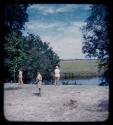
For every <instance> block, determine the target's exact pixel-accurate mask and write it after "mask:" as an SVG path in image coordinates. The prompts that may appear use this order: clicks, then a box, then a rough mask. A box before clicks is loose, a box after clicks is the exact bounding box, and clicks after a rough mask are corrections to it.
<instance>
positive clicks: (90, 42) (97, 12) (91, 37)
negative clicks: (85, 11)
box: [82, 5, 109, 79]
mask: <svg viewBox="0 0 113 125" xmlns="http://www.w3.org/2000/svg"><path fill="white" fill-rule="evenodd" d="M108 26H109V12H108V7H107V6H105V5H92V7H91V15H90V16H89V17H88V18H87V20H86V25H85V26H83V28H82V31H83V38H84V42H83V48H82V50H83V53H85V54H86V56H89V57H97V58H98V59H99V60H100V62H99V70H100V71H101V72H103V75H104V76H105V77H106V78H107V76H108V75H107V74H106V73H107V72H108V64H109V49H108V47H109V38H108V36H109V35H108ZM107 79H108V78H107Z"/></svg>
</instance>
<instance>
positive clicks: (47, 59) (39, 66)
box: [24, 34, 59, 79]
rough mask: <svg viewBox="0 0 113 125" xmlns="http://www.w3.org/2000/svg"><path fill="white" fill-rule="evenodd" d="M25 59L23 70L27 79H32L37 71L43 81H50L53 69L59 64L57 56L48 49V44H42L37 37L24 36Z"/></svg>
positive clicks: (31, 35)
mask: <svg viewBox="0 0 113 125" xmlns="http://www.w3.org/2000/svg"><path fill="white" fill-rule="evenodd" d="M26 40H27V41H26V42H27V43H28V46H27V50H26V53H27V58H26V65H25V67H24V69H25V70H26V71H27V77H28V79H34V78H35V77H36V73H37V71H39V72H41V74H42V75H43V78H44V79H51V77H52V74H53V70H54V67H55V66H56V65H57V64H58V63H59V57H58V55H57V54H56V53H55V52H54V51H53V50H52V48H51V47H49V43H47V42H43V41H42V40H41V39H40V37H39V36H38V35H37V36H35V35H33V34H29V35H28V36H26Z"/></svg>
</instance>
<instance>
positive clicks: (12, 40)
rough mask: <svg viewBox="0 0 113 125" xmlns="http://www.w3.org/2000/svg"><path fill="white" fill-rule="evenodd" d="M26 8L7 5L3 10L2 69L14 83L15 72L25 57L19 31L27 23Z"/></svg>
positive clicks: (20, 5) (24, 5)
mask: <svg viewBox="0 0 113 125" xmlns="http://www.w3.org/2000/svg"><path fill="white" fill-rule="evenodd" d="M27 7H28V4H9V5H6V6H5V8H4V31H5V36H4V37H5V43H4V50H5V56H4V60H5V61H4V65H5V67H4V69H5V74H9V75H10V76H11V77H13V78H14V81H15V79H16V78H15V76H16V71H17V69H18V67H19V66H21V65H22V64H23V63H22V60H23V58H24V56H25V54H24V53H23V51H22V48H23V41H24V40H23V37H22V32H21V30H22V29H23V28H24V24H25V22H26V21H28V14H27V13H26V10H27ZM6 76H7V75H6Z"/></svg>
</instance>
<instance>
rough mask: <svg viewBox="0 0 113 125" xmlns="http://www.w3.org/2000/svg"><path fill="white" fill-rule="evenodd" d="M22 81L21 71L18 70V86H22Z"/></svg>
mask: <svg viewBox="0 0 113 125" xmlns="http://www.w3.org/2000/svg"><path fill="white" fill-rule="evenodd" d="M22 79H23V74H22V71H21V70H19V74H18V84H19V85H23V84H24V83H23V80H22Z"/></svg>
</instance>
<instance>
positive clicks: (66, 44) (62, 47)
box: [26, 21, 84, 59]
mask: <svg viewBox="0 0 113 125" xmlns="http://www.w3.org/2000/svg"><path fill="white" fill-rule="evenodd" d="M83 24H84V23H83V22H71V23H70V25H67V24H66V23H63V22H54V23H47V22H40V21H31V22H28V23H26V27H27V29H28V31H29V32H32V33H35V34H38V35H39V36H40V37H41V39H42V40H43V41H47V42H50V46H51V47H52V48H53V50H54V51H55V52H56V53H57V54H58V55H59V56H60V58H63V59H69V58H84V55H83V54H82V51H81V49H82V35H81V31H80V27H81V26H82V25H83ZM41 31H42V32H41ZM53 34H54V35H53Z"/></svg>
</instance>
